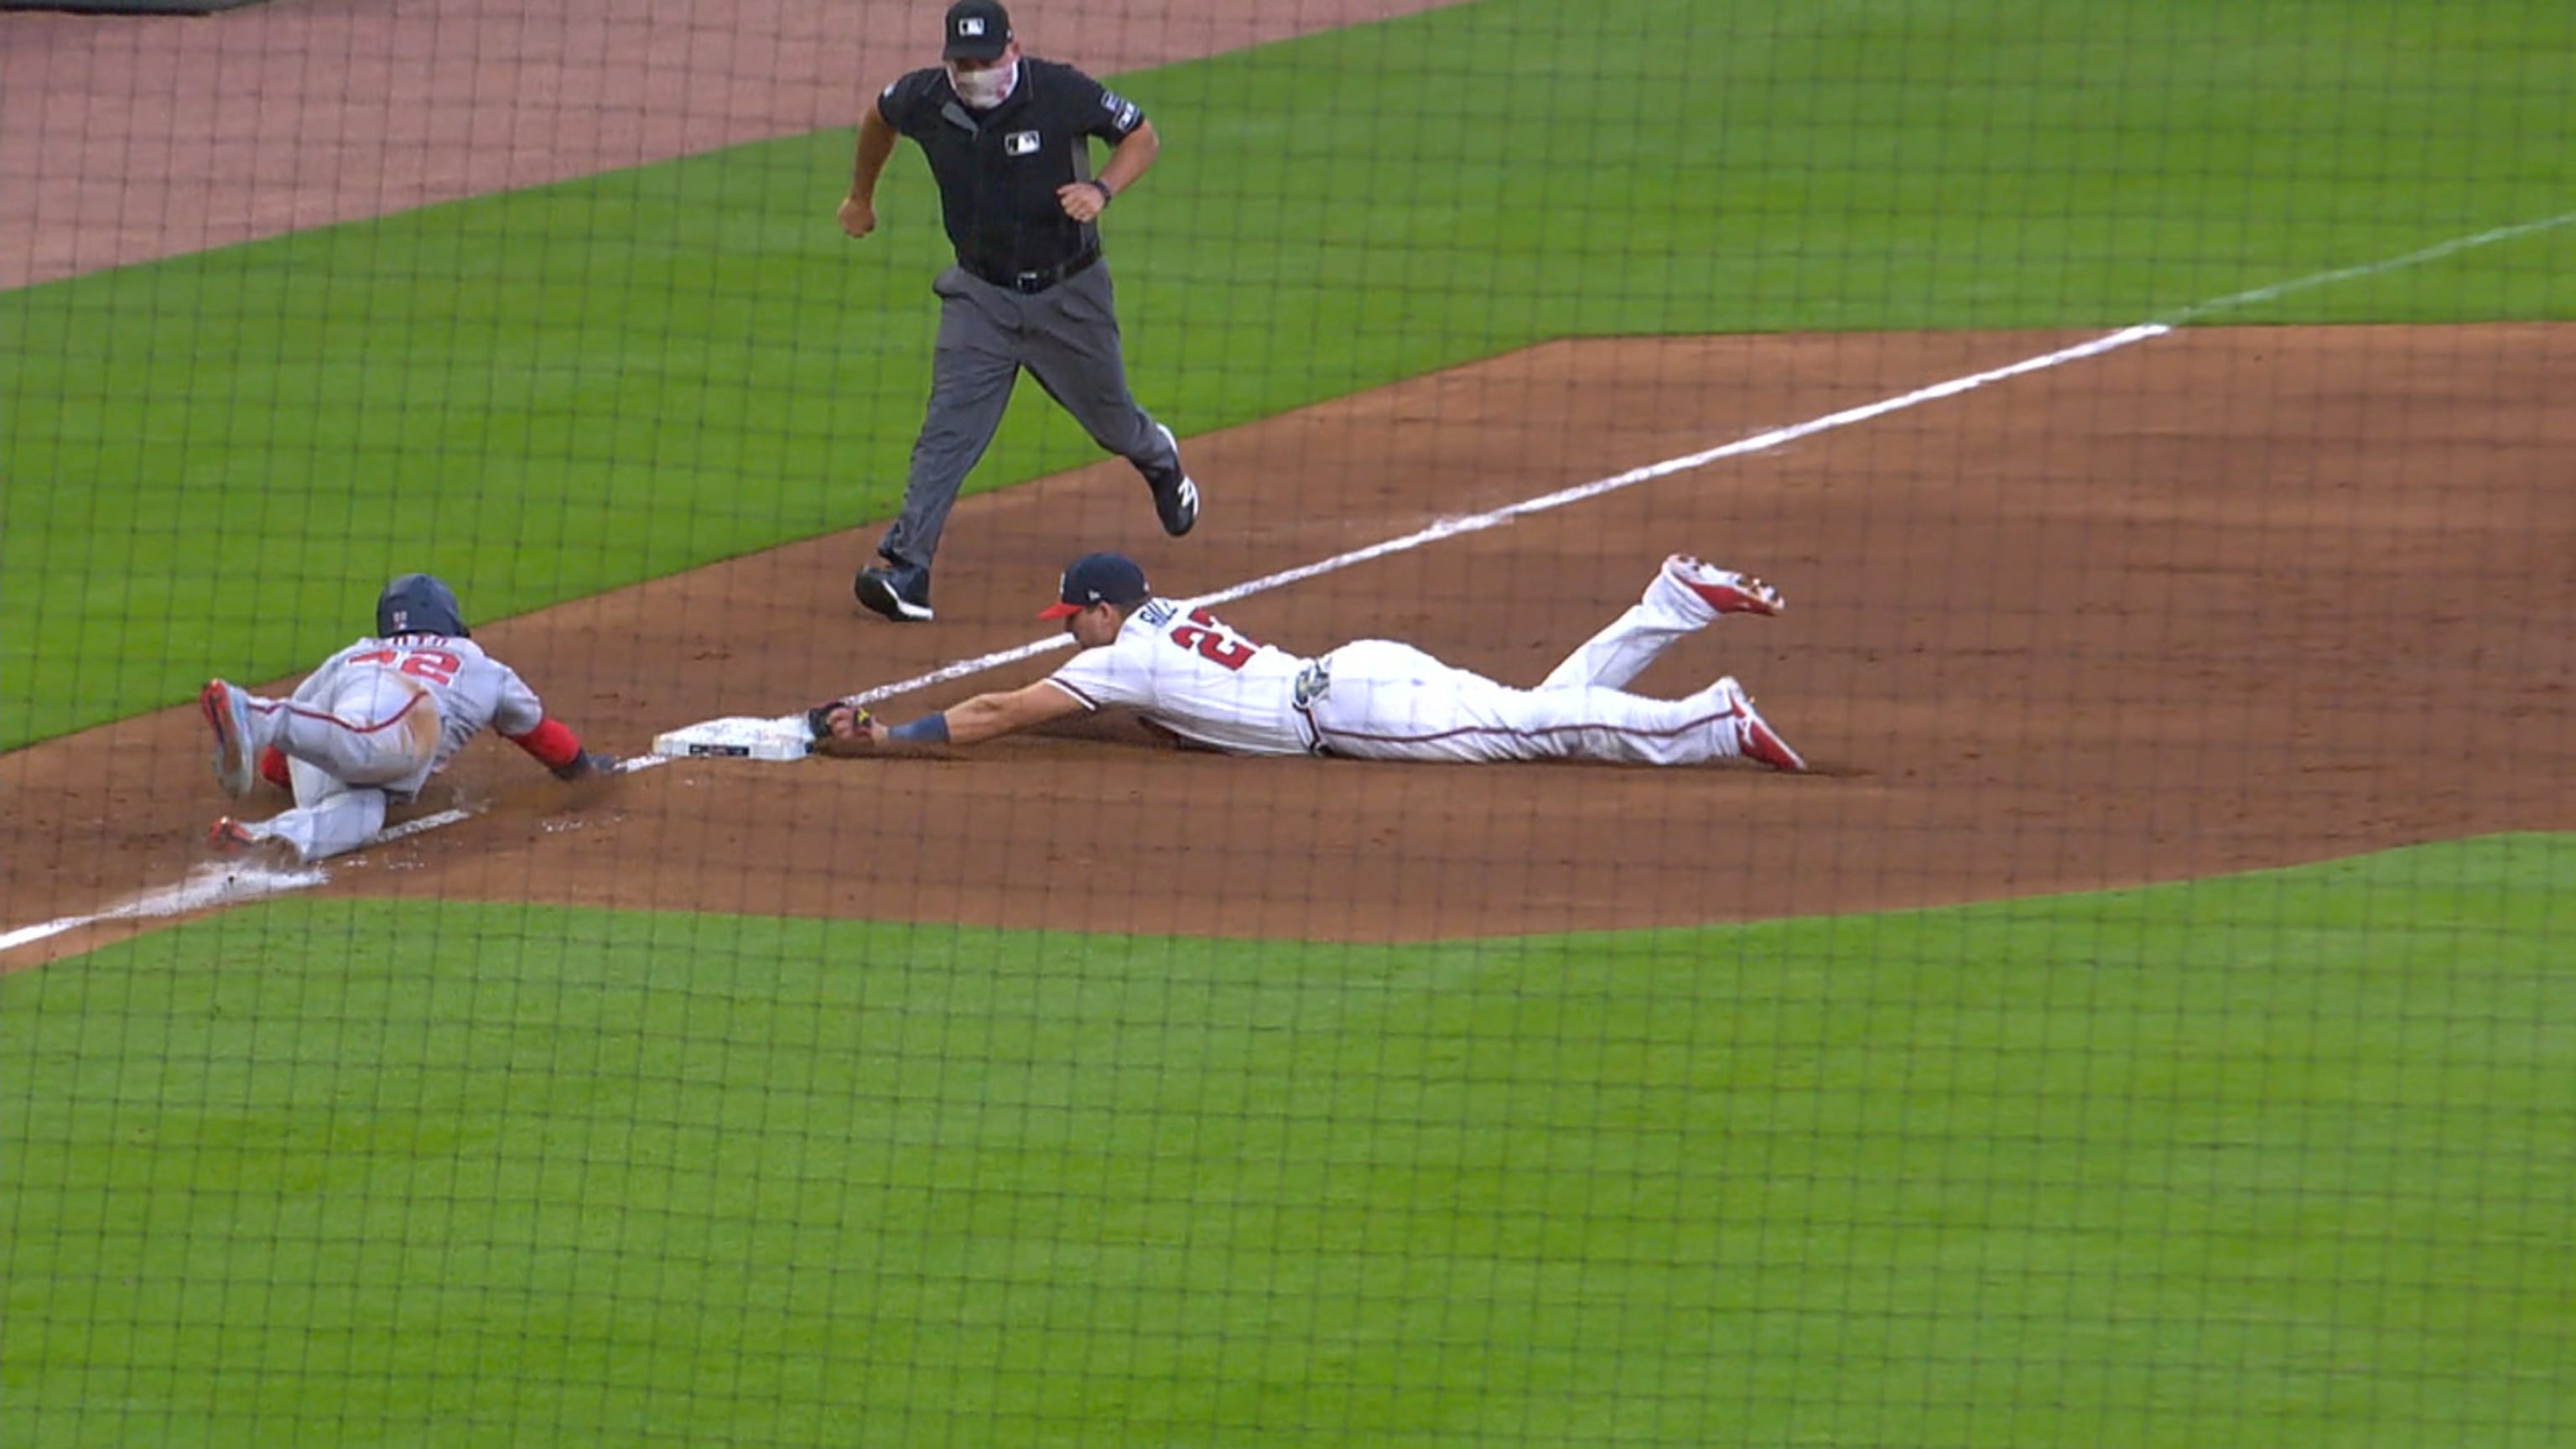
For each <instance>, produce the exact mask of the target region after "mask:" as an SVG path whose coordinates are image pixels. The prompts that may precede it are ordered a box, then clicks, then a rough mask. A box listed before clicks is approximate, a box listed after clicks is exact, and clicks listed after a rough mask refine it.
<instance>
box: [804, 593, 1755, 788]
mask: <svg viewBox="0 0 2576 1449" xmlns="http://www.w3.org/2000/svg"><path fill="white" fill-rule="evenodd" d="M1057 592H1058V599H1057V602H1056V603H1055V604H1054V605H1052V606H1051V607H1049V608H1047V609H1044V610H1042V611H1040V613H1039V615H1038V617H1039V618H1041V619H1060V620H1062V621H1063V622H1064V627H1065V632H1067V633H1069V634H1071V635H1072V636H1073V638H1074V642H1075V643H1076V644H1078V645H1080V646H1081V651H1082V652H1080V653H1079V654H1076V655H1075V656H1074V657H1073V658H1072V659H1071V660H1070V661H1068V662H1067V663H1066V664H1065V666H1064V667H1063V668H1061V669H1059V670H1057V671H1056V672H1055V673H1053V674H1051V675H1048V676H1047V677H1046V678H1044V679H1041V680H1038V681H1037V682H1036V683H1034V684H1030V685H1028V686H1026V687H1025V688H1022V689H1016V690H1010V691H1007V692H1002V693H995V694H979V695H977V696H975V697H974V698H973V699H970V700H967V701H966V702H964V703H963V704H959V705H956V706H954V707H953V708H950V709H946V710H943V711H941V712H939V713H937V714H932V715H925V716H923V717H922V718H920V719H916V720H912V721H909V722H907V723H904V724H900V725H891V726H889V725H887V724H884V723H882V722H880V721H878V720H876V719H874V718H872V717H871V716H870V715H869V714H868V712H867V711H866V710H864V709H861V708H859V707H857V706H854V705H851V704H848V703H846V702H842V701H834V702H832V703H829V704H822V705H817V706H815V707H814V708H813V709H812V710H811V711H809V712H808V714H807V719H808V722H809V724H810V725H811V726H812V728H813V730H814V736H815V740H816V744H817V747H818V748H819V749H820V750H821V751H822V752H823V753H826V754H836V755H862V754H871V753H876V752H879V751H882V750H887V749H890V748H891V749H902V748H904V747H906V746H937V745H952V746H953V745H973V744H980V743H982V742H983V741H986V740H990V739H995V738H998V737H1000V736H1003V735H1007V734H1011V733H1014V732H1016V731H1019V730H1025V729H1029V728H1031V727H1033V726H1036V725H1041V724H1044V723H1046V722H1047V721H1049V720H1052V719H1057V718H1060V717H1063V716H1066V715H1071V714H1075V713H1077V712H1082V711H1088V710H1099V709H1107V708H1111V707H1115V706H1124V707H1126V708H1129V709H1133V710H1135V711H1136V712H1137V713H1138V714H1140V715H1142V716H1143V717H1144V719H1145V722H1146V723H1147V724H1148V725H1151V726H1153V727H1155V728H1158V729H1160V730H1162V731H1164V732H1166V733H1169V734H1171V735H1174V736H1176V737H1178V738H1179V739H1180V740H1182V741H1183V742H1185V743H1189V744H1194V745H1198V746H1202V747H1205V748H1208V749H1214V750H1220V751H1224V752H1226V753H1228V754H1237V755H1333V756H1342V757H1349V758H1354V759H1368V760H1445V761H1484V760H1600V761H1608V762H1614V763H1619V764H1636V765H1695V764H1700V763H1702V762H1704V761H1708V760H1731V759H1750V760H1757V761H1760V762H1761V763H1762V764H1765V765H1768V766H1770V767H1771V768H1772V769H1775V770H1803V769H1805V768H1806V764H1805V762H1804V761H1802V760H1800V759H1799V758H1798V755H1797V753H1796V752H1795V751H1793V750H1791V749H1790V748H1789V746H1788V745H1787V744H1786V743H1785V742H1783V741H1782V740H1781V738H1780V736H1779V735H1778V734H1777V733H1775V732H1774V731H1773V730H1772V729H1771V727H1770V725H1768V724H1767V723H1765V722H1764V721H1763V719H1762V716H1760V715H1758V714H1756V713H1754V711H1753V701H1752V700H1751V698H1749V697H1748V696H1747V695H1746V694H1745V692H1744V689H1743V687H1742V686H1741V685H1739V684H1737V683H1736V682H1735V680H1734V679H1732V678H1722V679H1719V680H1717V681H1716V682H1715V683H1713V684H1711V685H1709V686H1708V687H1707V688H1705V689H1702V690H1700V691H1699V692H1698V693H1696V694H1691V695H1687V696H1685V697H1683V698H1681V699H1653V698H1649V697H1647V696H1645V695H1638V694H1630V693H1628V692H1626V690H1625V689H1624V688H1622V686H1624V685H1626V684H1627V683H1628V681H1630V680H1632V679H1634V678H1636V677H1637V674H1638V672H1639V671H1641V670H1643V669H1644V668H1645V667H1646V666H1647V665H1648V664H1650V663H1652V662H1653V661H1654V659H1655V657H1656V656H1657V655H1659V654H1661V653H1662V652H1663V651H1664V650H1665V649H1666V648H1667V647H1668V646H1670V645H1671V644H1672V643H1673V642H1674V641H1675V640H1678V639H1680V638H1682V637H1683V636H1684V635H1687V634H1693V633H1697V632H1698V631H1699V630H1701V629H1704V628H1707V627H1708V626H1709V625H1710V624H1712V623H1714V622H1716V620H1717V618H1718V616H1719V615H1721V614H1776V613H1778V612H1780V609H1781V598H1780V594H1779V591H1778V590H1776V589H1773V588H1772V587H1771V586H1770V585H1768V584H1765V583H1763V582H1762V581H1761V580H1760V579H1757V578H1753V577H1751V576H1749V575H1746V574H1738V573H1731V572H1729V571H1727V570H1725V569H1720V568H1712V567H1710V566H1709V565H1707V564H1704V563H1701V562H1699V561H1698V560H1697V559H1693V558H1687V557H1684V556H1682V555H1679V554H1676V555H1674V556H1673V557H1671V558H1668V559H1666V560H1664V564H1663V567H1662V568H1661V569H1660V570H1658V571H1657V573H1656V575H1655V579H1654V582H1653V583H1651V584H1649V585H1647V586H1646V592H1645V595H1644V597H1643V598H1641V599H1640V600H1639V601H1638V602H1637V604H1636V606H1635V607H1633V608H1631V609H1629V610H1628V611H1627V612H1626V613H1624V614H1621V615H1620V616H1619V617H1618V618H1617V619H1616V620H1614V621H1612V623H1611V624H1610V626H1609V627H1607V628H1605V629H1603V630H1602V631H1601V632H1600V633H1598V634H1595V635H1593V636H1592V637H1591V638H1590V639H1587V640H1585V641H1584V642H1583V644H1582V645H1581V647H1579V648H1577V649H1576V650H1575V651H1574V652H1573V653H1572V654H1570V655H1568V656H1566V659H1565V662H1564V663H1562V664H1559V665H1558V666H1557V667H1556V669H1555V670H1554V672H1552V673H1550V674H1549V675H1548V677H1547V678H1546V679H1545V680H1543V681H1541V683H1540V684H1539V686H1538V687H1537V688H1536V689H1514V688H1512V687H1511V686H1509V685H1505V684H1498V683H1496V682H1495V681H1493V680H1491V679H1487V678H1486V677H1484V676H1483V675H1481V674H1476V673H1473V672H1471V671H1468V670H1464V669H1458V668H1454V667H1452V666H1450V665H1447V664H1443V663H1441V662H1440V661H1439V660H1437V659H1434V658H1433V657H1431V656H1430V655H1429V654H1426V653H1424V652H1423V651H1421V650H1419V649H1416V648H1414V647H1413V646H1412V645H1410V644H1399V643H1396V642H1394V641H1392V640H1386V639H1363V640H1359V641H1357V642H1355V643H1350V644H1345V645H1343V646H1342V647H1340V648H1339V649H1335V650H1333V651H1332V652H1330V653H1328V654H1323V655H1318V656H1316V657H1315V658H1312V659H1305V658H1300V657H1298V656H1296V655H1294V654H1289V653H1287V652H1285V651H1283V650H1279V649H1275V648H1272V647H1271V646H1270V645H1267V644H1260V643H1256V642H1254V641H1253V640H1251V639H1247V638H1245V637H1244V636H1243V635H1242V634H1240V633H1238V632H1236V631H1235V630H1234V629H1232V628H1229V627H1228V626H1227V625H1225V624H1224V623H1222V622H1220V621H1219V620H1218V619H1217V618H1216V616H1214V615H1213V614H1210V613H1209V612H1208V611H1206V610H1205V609H1189V608H1184V607H1183V606H1181V605H1179V604H1176V603H1172V602H1170V601H1167V600H1163V599H1158V598H1156V597H1154V593H1153V590H1152V589H1151V588H1150V587H1149V586H1148V585H1147V584H1146V582H1145V574H1144V571H1143V570H1142V569H1140V568H1138V567H1137V566H1136V564H1135V563H1134V562H1133V561H1132V560H1130V559H1128V558H1126V557H1124V556H1123V555H1120V554H1114V553H1095V554H1087V555H1085V556H1083V557H1082V558H1080V559H1077V560H1075V561H1074V563H1073V566H1072V567H1071V568H1068V569H1066V570H1065V572H1064V578H1063V580H1062V584H1061V587H1060V588H1059V589H1058V591H1057Z"/></svg>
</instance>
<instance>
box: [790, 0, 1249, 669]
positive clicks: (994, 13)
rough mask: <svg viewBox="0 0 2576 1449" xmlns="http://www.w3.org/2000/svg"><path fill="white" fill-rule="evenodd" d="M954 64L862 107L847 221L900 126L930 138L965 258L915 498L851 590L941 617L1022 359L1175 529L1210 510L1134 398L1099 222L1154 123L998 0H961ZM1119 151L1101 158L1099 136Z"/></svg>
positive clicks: (871, 185) (916, 617) (929, 152)
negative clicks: (967, 502)
mask: <svg viewBox="0 0 2576 1449" xmlns="http://www.w3.org/2000/svg"><path fill="white" fill-rule="evenodd" d="M944 34H945V36H946V42H945V46H944V48H943V50H942V54H943V56H944V57H945V63H944V64H942V65H936V66H931V67H929V68H927V69H924V70H916V71H913V72H911V73H910V74H908V75H906V76H904V77H903V78H902V79H901V80H898V81H896V82H895V83H894V84H893V85H890V86H888V87H886V88H885V91H884V93H883V94H881V95H879V96H878V97H877V101H876V104H875V105H873V106H870V107H868V109H867V113H866V114H865V115H864V116H862V117H861V118H860V120H859V144H858V158H857V161H856V162H855V164H854V165H853V166H852V168H851V174H850V194H849V195H848V196H847V197H846V198H844V199H843V200H842V202H841V229H842V230H843V231H846V232H848V233H849V234H850V235H851V236H854V237H863V236H866V235H867V234H868V233H869V232H872V231H874V230H876V225H877V213H876V191H877V178H878V176H879V175H880V174H881V173H882V172H883V171H884V170H885V164H886V160H887V158H888V157H890V156H892V155H893V154H894V145H895V138H896V137H898V136H909V137H911V138H912V139H913V140H915V141H917V142H919V143H921V150H922V154H923V156H925V157H926V158H928V160H929V162H930V174H931V176H932V177H933V179H935V180H936V181H937V182H938V183H939V206H940V212H941V215H942V218H943V220H945V222H946V223H947V227H948V240H949V242H950V243H951V244H952V245H954V246H955V247H956V249H957V265H955V266H953V267H950V268H948V269H947V270H945V271H943V272H941V273H940V274H939V278H938V280H937V281H935V282H933V283H932V284H931V291H932V292H934V293H936V294H937V295H938V297H939V345H938V351H937V355H936V357H935V358H934V360H933V362H932V367H931V382H930V411H929V416H928V417H927V418H925V419H924V420H923V422H922V425H921V436H920V438H919V439H918V440H917V441H915V442H914V443H913V445H912V471H911V475H910V477H909V478H908V480H907V481H906V482H905V485H904V493H903V514H902V516H901V517H899V518H897V519H896V520H895V522H894V526H893V527H892V528H889V529H887V530H886V534H885V537H884V538H883V539H882V540H881V541H879V543H878V544H877V553H878V554H879V556H880V557H881V558H882V559H883V562H882V563H879V564H875V565H871V566H869V567H867V568H863V569H861V570H859V574H858V577H857V578H856V579H855V580H853V581H852V584H851V592H852V593H854V594H856V595H857V596H858V600H859V602H860V603H861V604H864V605H866V606H867V607H868V608H869V609H871V610H874V611H875V612H877V613H879V614H882V615H884V616H885V617H887V618H889V619H893V620H896V621H898V622H902V621H915V622H917V621H920V620H925V619H928V618H929V617H931V612H930V559H931V555H932V554H934V553H937V552H938V551H939V535H940V532H941V530H942V529H944V528H945V527H946V526H947V523H948V510H949V509H950V508H951V507H953V506H955V504H956V502H957V490H958V489H959V488H960V487H961V486H963V485H964V483H965V481H966V475H967V474H968V473H969V472H971V471H973V469H974V467H975V463H976V461H977V460H978V459H980V458H982V457H983V456H984V449H985V447H986V446H987V445H988V444H990V443H991V442H992V441H993V433H994V431H995V430H996V429H998V428H1000V427H1001V425H1002V410H1003V408H1004V407H1005V406H1006V405H1007V404H1008V403H1009V402H1010V400H1011V388H1012V385H1013V384H1014V383H1016V382H1017V381H1018V380H1019V374H1020V369H1022V368H1027V369H1028V370H1029V372H1030V373H1031V374H1032V375H1034V376H1035V377H1036V378H1037V380H1038V385H1039V386H1041V387H1043V388H1045V389H1046V390H1047V396H1049V397H1052V398H1054V399H1055V400H1056V402H1057V403H1058V404H1059V405H1060V406H1062V407H1063V408H1064V410H1065V411H1066V412H1069V413H1071V414H1073V417H1074V421H1076V422H1079V423H1080V424H1082V426H1083V428H1084V430H1085V431H1087V432H1089V433H1090V434H1091V437H1092V440H1093V441H1094V442H1097V443H1098V444H1099V445H1100V446H1101V447H1103V448H1106V449H1108V450H1109V451H1110V452H1113V453H1116V454H1118V455H1119V456H1121V457H1123V458H1125V459H1126V460H1127V461H1128V462H1130V463H1133V464H1135V465H1136V471H1138V472H1140V473H1142V474H1144V475H1145V483H1146V486H1147V487H1149V488H1150V489H1152V490H1153V494H1154V512H1155V515H1156V516H1157V517H1158V518H1160V519H1161V520H1162V525H1163V531H1164V532H1166V533H1168V534H1171V535H1172V536H1174V537H1176V538H1177V537H1179V536H1180V535H1182V534H1184V533H1187V532H1189V531H1190V528H1191V526H1192V525H1194V524H1196V523H1197V522H1198V515H1199V491H1198V485H1197V484H1196V483H1195V482H1193V481H1191V479H1190V477H1189V474H1188V473H1187V472H1186V471H1184V470H1183V469H1182V467H1181V454H1180V449H1179V447H1178V446H1177V445H1176V444H1175V443H1174V442H1173V440H1172V431H1171V429H1169V428H1166V427H1164V426H1163V425H1162V424H1160V423H1157V422H1155V421H1154V419H1153V417H1152V416H1151V415H1149V414H1148V413H1147V412H1146V411H1145V410H1144V409H1143V408H1141V407H1138V406H1137V405H1136V399H1135V397H1134V395H1133V394H1131V393H1130V392H1128V390H1127V367H1126V363H1125V362H1124V361H1123V360H1122V359H1121V358H1120V356H1119V346H1118V313H1117V303H1116V300H1115V298H1114V297H1113V296H1112V294H1111V291H1110V286H1109V269H1108V268H1107V267H1106V266H1104V265H1102V264H1101V260H1100V228H1099V227H1098V225H1097V224H1096V223H1097V220H1098V218H1099V216H1100V213H1101V212H1102V211H1103V210H1105V209H1106V208H1107V207H1108V205H1109V203H1110V201H1111V199H1112V198H1114V197H1116V196H1117V195H1119V194H1120V193H1121V192H1123V191H1125V190H1126V189H1127V188H1128V187H1129V186H1131V185H1133V184H1134V183H1135V181H1136V178H1137V177H1139V176H1142V175H1143V174H1144V173H1145V168H1146V167H1147V166H1149V165H1152V164H1153V160H1154V151H1155V147H1156V146H1157V144H1158V142H1157V141H1156V139H1155V135H1154V127H1153V124H1152V123H1151V122H1149V121H1147V120H1146V119H1145V115H1144V112H1142V111H1140V110H1138V109H1137V107H1136V103H1135V102H1133V101H1130V100H1128V99H1127V98H1125V97H1124V96H1121V95H1119V94H1118V93H1117V92H1115V91H1112V90H1109V89H1106V88H1105V87H1103V86H1102V85H1101V84H1100V82H1098V81H1096V80H1093V79H1092V78H1091V77H1089V76H1087V75H1084V74H1083V73H1082V72H1081V71H1078V70H1076V69H1074V68H1073V67H1072V66H1069V65H1059V64H1057V63H1055V62H1054V61H1047V60H1036V59H1032V58H1029V57H1026V56H1023V55H1021V54H1020V45H1019V42H1018V41H1017V40H1016V39H1014V38H1013V37H1012V35H1011V17H1010V15H1009V14H1008V13H1007V12H1006V11H1004V10H1003V9H1002V7H1001V5H999V4H998V3H996V0H957V3H956V4H954V5H951V6H950V7H949V8H948V15H947V19H946V21H945V29H944ZM1094 136H1097V137H1099V138H1100V139H1101V140H1103V141H1106V142H1108V143H1109V144H1110V145H1111V146H1112V147H1113V148H1114V149H1113V150H1111V152H1110V153H1109V159H1108V160H1107V161H1106V162H1105V163H1104V164H1103V165H1102V166H1101V168H1100V174H1099V175H1097V176H1094V175H1093V174H1092V172H1091V148H1090V138H1092V137H1094Z"/></svg>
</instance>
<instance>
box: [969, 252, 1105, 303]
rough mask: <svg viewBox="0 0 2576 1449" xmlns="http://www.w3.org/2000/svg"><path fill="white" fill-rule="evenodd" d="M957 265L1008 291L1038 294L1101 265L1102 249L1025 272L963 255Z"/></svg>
mask: <svg viewBox="0 0 2576 1449" xmlns="http://www.w3.org/2000/svg"><path fill="white" fill-rule="evenodd" d="M957 265H959V266H961V267H963V268H965V269H966V270H967V271H969V272H971V273H973V274H974V275H976V276H978V277H981V278H983V279H984V280H985V281H988V282H990V283H992V284H993V285H994V286H996V287H1000V288H1002V289H1003V290H1005V291H1010V292H1020V293H1025V294H1031V295H1034V294H1036V293H1039V292H1043V291H1045V290H1046V289H1047V288H1049V287H1052V286H1054V285H1055V284H1056V283H1058V282H1061V281H1064V280H1065V279H1066V278H1068V277H1079V276H1081V275H1082V274H1083V273H1085V272H1087V271H1090V270H1091V269H1092V268H1093V267H1096V266H1098V265H1100V252H1099V249H1098V248H1094V249H1092V250H1090V251H1087V252H1084V253H1083V254H1082V255H1081V256H1078V257H1075V258H1074V259H1073V260H1072V261H1069V262H1065V263H1063V264H1061V265H1059V266H1052V267H1038V268H1036V269H1034V270H1031V271H1025V272H1007V271H1004V270H1002V269H1001V268H999V267H988V266H985V265H984V264H983V263H981V262H970V261H967V260H966V259H965V258H963V257H960V258H958V260H957Z"/></svg>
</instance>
